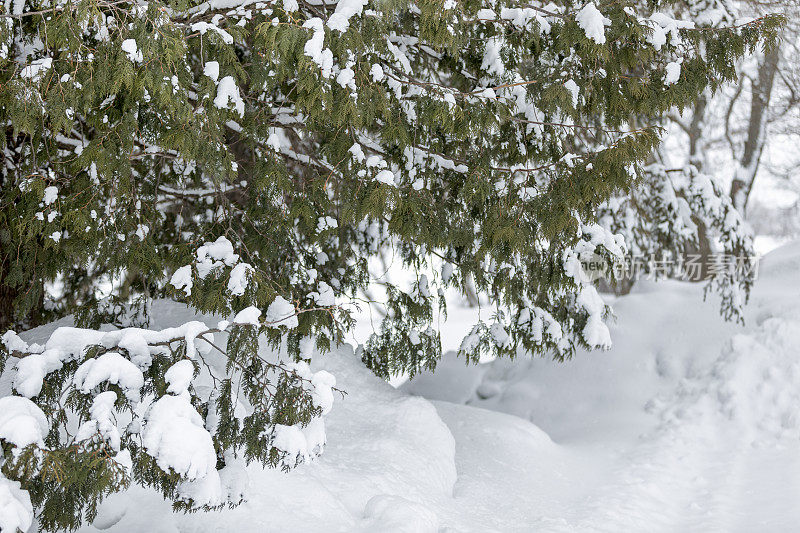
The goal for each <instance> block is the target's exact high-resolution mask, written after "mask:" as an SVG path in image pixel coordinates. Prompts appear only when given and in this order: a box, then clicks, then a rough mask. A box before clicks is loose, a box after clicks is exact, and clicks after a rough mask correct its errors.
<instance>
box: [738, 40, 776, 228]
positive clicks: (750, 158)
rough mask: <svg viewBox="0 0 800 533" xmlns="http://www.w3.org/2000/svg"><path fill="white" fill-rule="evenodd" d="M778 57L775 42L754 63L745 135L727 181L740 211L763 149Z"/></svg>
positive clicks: (744, 204)
mask: <svg viewBox="0 0 800 533" xmlns="http://www.w3.org/2000/svg"><path fill="white" fill-rule="evenodd" d="M779 60H780V45H778V46H775V47H774V48H772V49H771V50H769V51H767V53H766V54H765V55H764V61H762V62H761V64H760V65H759V66H758V79H757V80H756V82H755V85H754V86H753V97H752V100H751V102H750V120H749V122H748V126H747V139H746V140H745V143H744V150H743V152H742V158H741V160H740V161H739V167H738V168H737V169H736V174H735V176H734V178H733V183H732V184H731V200H732V201H733V205H734V206H736V209H738V210H739V211H740V212H741V213H744V212H745V209H746V208H747V200H748V198H749V197H750V192H751V191H752V190H753V182H754V181H755V177H756V172H757V171H758V164H759V162H760V161H761V154H762V152H763V151H764V141H765V133H766V126H767V111H768V107H769V101H770V98H771V97H772V86H773V82H774V80H775V74H776V72H777V71H778V62H779Z"/></svg>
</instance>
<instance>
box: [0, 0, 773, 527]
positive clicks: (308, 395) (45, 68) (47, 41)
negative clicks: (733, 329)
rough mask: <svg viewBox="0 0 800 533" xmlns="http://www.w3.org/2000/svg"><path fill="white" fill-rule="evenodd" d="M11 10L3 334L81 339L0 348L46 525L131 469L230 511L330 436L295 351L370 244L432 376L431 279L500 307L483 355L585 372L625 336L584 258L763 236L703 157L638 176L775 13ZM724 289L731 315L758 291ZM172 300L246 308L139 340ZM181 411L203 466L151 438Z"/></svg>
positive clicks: (347, 7)
mask: <svg viewBox="0 0 800 533" xmlns="http://www.w3.org/2000/svg"><path fill="white" fill-rule="evenodd" d="M5 9H6V11H5V12H4V13H2V14H0V117H1V118H2V121H3V123H4V124H5V128H6V130H5V133H6V135H5V144H4V147H3V155H2V157H3V165H2V168H0V206H1V207H2V208H1V209H0V292H2V294H0V297H1V298H0V299H4V301H5V302H10V303H8V304H5V305H0V307H2V309H0V321H3V323H0V327H3V328H4V329H5V328H8V327H11V328H15V329H17V330H19V329H24V328H27V327H30V326H32V325H35V324H37V323H40V322H42V321H45V320H49V319H52V318H56V317H60V316H64V315H67V314H70V313H74V314H75V316H76V320H77V325H78V326H80V327H81V328H84V329H59V330H56V332H55V333H54V334H53V336H52V337H51V338H50V340H49V341H48V342H47V343H46V345H45V346H39V345H34V344H32V345H28V344H27V343H25V342H23V341H22V340H21V339H20V338H19V337H17V336H16V334H14V333H13V332H9V333H6V335H4V337H3V341H4V346H5V349H6V354H5V356H4V358H3V362H4V364H5V363H6V362H7V363H8V364H9V365H12V367H13V368H11V371H13V372H14V373H15V374H14V391H15V392H16V393H17V394H18V395H19V396H23V397H25V398H30V399H31V400H32V401H31V400H25V401H26V402H28V403H24V404H15V405H16V407H15V409H21V410H22V411H20V412H24V413H25V415H24V417H23V418H24V420H26V421H27V422H26V423H30V424H33V426H35V427H39V429H41V430H42V434H41V438H38V439H36V438H34V439H32V440H31V441H30V442H20V441H19V440H15V439H13V438H11V437H8V436H4V434H3V433H2V428H0V439H1V440H2V446H3V452H4V462H3V463H2V474H3V475H4V476H5V478H6V479H5V482H8V483H16V482H19V483H20V485H19V486H20V487H21V488H22V489H23V492H24V493H25V494H29V501H27V502H25V501H23V500H24V498H25V497H22V496H20V498H22V499H21V500H20V501H19V505H21V506H22V507H23V508H33V509H36V513H37V518H38V520H39V525H40V527H42V528H43V529H48V530H55V529H59V528H66V529H73V528H76V527H77V526H78V525H80V524H81V523H82V522H84V521H86V520H91V519H92V517H93V515H94V513H95V511H96V508H97V503H98V502H99V501H100V500H101V499H102V498H103V496H105V495H106V494H108V493H110V492H113V491H117V490H121V488H122V487H124V486H126V485H127V484H128V483H130V482H135V483H141V484H144V485H149V486H153V487H156V488H157V489H159V490H161V491H162V493H163V494H164V495H165V496H166V497H168V498H171V499H173V500H174V501H175V505H176V508H177V509H183V510H196V509H210V508H214V507H218V506H220V505H225V504H236V503H239V502H240V501H241V499H242V495H241V493H240V492H239V491H238V490H236V489H235V487H236V484H235V483H233V482H232V480H235V479H236V475H232V474H230V473H231V471H232V470H234V469H237V468H239V469H240V468H241V462H242V461H259V462H261V463H265V464H268V465H271V466H284V467H287V468H289V467H292V466H294V465H295V464H297V463H298V462H301V461H303V460H305V459H307V458H308V457H311V456H313V455H314V454H316V453H319V452H320V451H321V448H322V446H323V444H324V431H323V430H322V429H321V428H320V424H321V417H322V415H324V413H325V412H326V411H327V410H328V409H330V403H331V401H332V395H331V390H332V387H333V384H334V382H333V380H332V377H331V376H330V375H326V374H327V373H316V374H315V373H313V372H311V370H310V369H309V367H308V365H307V363H306V362H305V361H306V360H307V359H308V357H309V356H310V353H311V351H313V350H314V349H318V350H321V351H324V350H326V349H328V348H329V347H330V346H331V345H332V344H334V343H337V342H339V341H341V340H342V335H343V334H344V332H346V331H347V330H348V329H349V328H350V327H351V326H352V318H351V317H350V311H351V310H352V306H350V307H348V305H347V304H349V303H351V302H357V301H358V295H359V294H360V291H363V290H365V289H366V288H367V286H368V284H369V282H370V278H369V272H368V269H367V265H368V259H369V258H370V257H374V256H375V254H376V253H377V250H379V249H381V248H385V247H393V248H394V249H395V250H396V251H397V253H398V254H399V256H400V257H401V258H402V260H403V262H404V263H405V264H406V265H407V266H408V267H410V268H412V269H414V270H415V271H416V272H418V279H417V282H416V283H415V284H414V286H413V287H410V288H409V287H399V286H389V287H388V289H387V293H388V296H389V298H388V302H387V303H386V305H387V311H388V313H387V316H386V319H385V320H384V321H383V323H382V324H381V325H380V330H379V332H377V333H376V334H375V335H374V336H373V337H372V338H371V339H370V341H369V342H368V343H367V344H366V346H364V347H363V349H362V350H361V351H360V353H361V356H362V359H363V361H364V362H365V363H366V364H367V365H368V366H369V367H370V368H371V369H373V370H374V371H375V372H376V373H377V374H378V375H380V376H383V377H388V376H390V375H392V374H396V373H400V372H406V373H408V374H410V375H414V374H415V373H417V372H419V371H421V370H422V369H426V368H427V369H431V368H433V367H434V366H435V364H436V361H437V360H438V359H439V357H440V352H441V349H440V343H439V336H438V333H437V332H436V331H435V330H434V329H433V315H434V309H435V307H436V306H440V307H444V305H445V304H444V301H443V298H442V294H443V293H442V291H443V290H444V289H445V288H448V287H456V288H458V289H460V290H466V287H467V284H468V283H474V284H475V286H476V287H477V289H478V291H479V292H481V293H485V294H488V295H489V296H490V297H491V299H492V300H493V301H494V302H496V305H497V307H496V310H495V312H494V314H493V315H492V316H491V319H490V321H489V322H487V323H485V322H480V323H478V324H476V325H475V326H474V327H473V328H472V330H471V331H470V332H469V333H468V335H467V336H466V337H465V339H464V342H463V343H462V346H461V352H462V355H463V356H464V357H465V358H466V359H467V360H473V361H474V360H477V359H478V358H479V356H480V354H481V353H482V352H486V351H491V352H493V353H495V354H497V355H501V356H513V355H514V354H515V353H516V351H517V349H518V348H519V347H524V348H525V349H526V350H528V351H529V352H532V353H535V354H545V353H549V354H553V355H554V356H555V357H558V358H568V357H570V356H571V355H572V354H573V352H574V350H575V349H576V348H577V347H580V346H582V347H588V348H597V347H606V346H608V345H609V343H610V338H609V334H608V329H607V327H606V326H605V324H604V319H605V317H606V314H607V309H606V306H605V305H604V303H603V301H602V299H601V297H600V296H599V294H598V292H597V290H596V289H595V287H594V285H593V282H594V281H595V280H592V279H588V278H587V276H586V275H585V274H586V273H585V272H584V270H583V266H582V261H584V260H585V258H586V257H587V256H592V257H595V258H597V257H599V258H601V261H602V262H604V263H605V264H606V266H607V267H608V271H609V272H613V266H614V265H615V264H617V263H618V262H619V261H621V260H623V258H624V256H625V254H626V250H627V248H626V241H627V244H628V245H629V246H631V245H633V246H639V247H640V249H642V250H644V249H648V250H655V251H656V252H657V253H662V252H663V251H664V250H669V251H670V253H678V252H680V250H682V249H683V248H682V247H684V246H685V244H686V243H687V242H691V240H692V238H693V236H692V235H691V232H683V233H680V232H678V234H679V238H678V237H676V230H675V228H674V227H673V226H669V224H667V225H665V224H662V222H663V221H664V220H668V221H674V220H675V219H676V217H677V215H676V213H678V212H679V214H680V217H682V218H681V220H683V221H684V222H685V220H688V219H691V218H692V217H693V216H695V217H702V218H703V219H704V220H707V221H709V223H708V225H709V226H711V227H714V228H716V230H717V232H718V233H719V234H721V235H723V236H724V239H727V241H726V242H730V243H732V244H731V245H730V249H731V250H736V251H742V250H747V249H748V247H749V246H750V245H749V244H748V242H747V240H746V236H742V235H743V231H744V230H743V228H742V226H741V224H740V223H737V222H731V219H730V217H729V215H730V211H729V210H728V208H727V205H728V204H729V202H728V204H724V205H723V204H720V203H719V201H716V200H717V199H719V197H720V196H725V195H720V193H719V191H717V190H715V189H714V185H713V183H711V182H707V181H703V180H700V179H699V178H698V179H695V178H696V176H697V174H696V173H692V171H691V169H686V170H685V174H686V177H687V183H686V186H685V188H684V189H681V190H680V191H678V192H677V193H676V197H679V198H680V200H676V201H675V202H673V204H670V205H668V204H669V198H668V196H669V194H672V192H670V193H669V194H666V193H665V194H661V195H660V196H659V195H657V194H654V193H653V191H658V190H664V188H665V185H664V184H665V181H664V176H665V173H664V172H663V169H661V170H659V169H655V168H654V167H652V165H650V166H648V165H649V164H650V163H652V161H651V159H650V157H651V154H652V153H653V151H654V149H655V148H656V147H657V146H658V144H659V141H660V135H661V129H660V127H659V125H660V123H661V118H662V116H663V115H664V114H665V113H666V112H668V111H670V110H672V109H675V108H678V109H681V108H683V107H685V106H687V105H689V104H691V103H692V102H693V101H694V100H695V99H696V98H697V97H698V95H700V94H701V93H702V92H703V91H704V90H711V91H713V90H715V89H716V88H718V87H719V86H720V85H721V84H722V83H724V82H725V81H727V80H730V79H732V78H733V77H734V76H735V74H736V70H735V62H736V60H737V59H738V58H740V57H742V56H743V55H745V54H748V53H752V52H753V51H754V50H755V49H756V48H757V47H764V46H767V47H768V46H773V45H774V44H775V42H776V39H777V38H778V31H779V28H780V24H781V22H782V19H781V17H780V16H767V17H763V18H760V19H757V20H753V21H750V22H746V23H733V22H732V23H731V24H729V25H727V26H720V25H711V24H702V23H700V24H697V25H695V24H694V23H688V22H685V21H682V20H680V18H678V19H675V18H672V17H680V16H681V15H682V14H683V15H685V14H686V12H687V11H686V6H684V5H683V4H681V3H677V2H675V3H673V2H658V1H656V2H646V3H645V2H641V3H632V2H631V1H623V2H609V3H603V4H600V5H599V6H595V4H593V3H591V2H590V3H589V4H586V5H581V4H573V3H572V2H570V1H569V0H561V1H559V2H555V3H549V4H548V5H547V6H545V5H541V6H539V5H538V4H536V5H534V4H518V3H516V2H514V1H513V0H501V1H499V2H484V1H477V0H465V1H462V2H457V1H455V0H418V1H415V2H409V1H407V0H380V1H377V0H375V1H372V2H367V1H365V0H340V1H339V2H338V3H332V4H326V3H325V2H322V3H317V2H306V1H304V0H303V1H298V0H282V1H281V2H244V1H233V2H222V1H217V0H212V1H206V2H199V1H196V0H174V1H150V2H146V3H145V2H142V3H133V2H128V1H120V0H78V1H72V0H67V1H65V2H64V1H62V2H59V3H57V4H54V3H52V2H50V1H47V0H41V1H37V0H34V1H31V0H28V1H27V2H26V1H24V0H12V1H11V2H7V3H6V8H5ZM598 9H599V10H598ZM690 12H691V11H690ZM701 22H702V21H701ZM703 179H704V180H705V178H703ZM720 201H722V200H720ZM626 202H631V203H633V204H635V205H636V206H638V207H636V208H633V209H628V208H627V207H626V206H629V204H626ZM645 206H648V207H645ZM687 209H688V211H687ZM676 210H677V211H676ZM730 216H733V215H730ZM631 217H632V218H631ZM687 217H688V218H687ZM620 234H622V235H620ZM623 235H624V236H625V237H627V239H623ZM631 236H633V238H631ZM724 239H723V240H724ZM670 243H672V244H670ZM674 243H678V244H674ZM434 266H435V267H436V273H435V275H433V274H431V277H430V278H429V277H428V275H427V274H425V272H427V273H428V274H430V272H431V269H432V268H433V267H434ZM611 281H613V279H612V280H611ZM712 283H714V284H715V286H716V287H718V288H720V289H721V290H722V292H723V295H724V299H723V311H724V313H726V314H728V315H731V316H735V315H736V313H737V312H738V308H739V306H740V305H741V304H742V303H743V302H744V301H745V300H746V291H747V289H748V288H749V283H750V280H749V279H748V278H745V279H743V280H739V279H736V278H734V277H732V275H731V274H730V273H727V272H725V273H721V274H720V275H719V276H717V277H716V278H715V279H714V280H712ZM740 289H741V290H740ZM742 291H744V292H742ZM158 298H174V299H178V300H180V301H184V302H186V303H188V304H189V305H190V306H191V307H192V308H194V309H196V310H197V311H199V312H201V313H207V314H217V315H220V316H232V315H235V316H236V318H233V319H232V321H231V322H224V323H220V324H218V325H217V326H216V327H209V326H206V325H205V324H204V323H199V322H188V323H186V324H184V325H182V326H180V327H178V328H173V329H170V330H160V331H153V330H148V329H146V328H147V327H148V326H149V324H148V319H147V317H148V308H149V306H150V305H151V303H152V302H153V301H155V300H156V299H158ZM0 304H2V302H0ZM262 311H264V312H263V313H262ZM103 324H112V325H114V326H116V327H118V328H120V329H117V330H116V331H114V332H111V333H100V332H99V331H98V328H99V327H100V326H101V325H103ZM215 334H216V336H217V337H216V340H215V338H214V335H215ZM219 339H223V340H225V341H226V343H225V344H223V343H219ZM259 342H264V343H268V344H270V345H271V346H272V347H274V348H276V349H277V348H281V347H282V349H281V350H279V352H280V353H281V356H280V357H278V358H270V357H267V356H265V355H264V353H265V352H264V350H259ZM101 361H102V363H101ZM106 363H108V368H110V369H111V370H108V371H107V372H105V371H101V370H100V368H101V367H102V368H106V367H105V366H103V365H105V364H106ZM187 364H188V365H190V367H191V368H189V367H187V366H186V365H187ZM92 369H94V371H95V372H96V375H95V376H96V379H93V380H91V379H89V377H88V376H90V375H94V374H91V372H92V371H93V370H92ZM187 371H188V377H187ZM115 372H116V373H115ZM180 383H182V384H180ZM109 393H110V395H109ZM19 396H14V397H12V398H16V399H20V400H21V398H19ZM236 398H238V399H236ZM237 402H238V403H237ZM240 404H241V405H240ZM14 412H16V411H14ZM42 413H43V416H44V417H45V418H46V422H47V424H46V427H42V425H41V423H40V422H41V417H40V416H39V414H42ZM20 416H22V415H20ZM159 417H166V419H165V420H166V422H165V421H164V420H162V419H160V418H159ZM170 417H173V418H175V419H176V420H178V419H179V420H180V424H183V425H185V426H186V427H187V428H188V429H190V430H191V431H195V429H196V430H197V431H198V432H199V433H198V435H199V436H198V440H197V441H196V442H195V444H197V446H199V447H200V448H198V450H199V451H198V450H194V451H193V453H194V452H196V453H197V454H199V455H196V456H195V455H192V458H193V459H192V460H191V461H190V462H189V464H181V462H180V461H178V460H177V459H175V458H170V457H167V456H168V455H170V453H168V452H170V450H166V451H165V450H162V449H161V448H159V446H160V444H159V443H160V442H163V441H164V439H166V440H168V437H169V435H168V434H169V431H167V430H164V431H165V433H164V435H161V440H160V441H159V440H158V439H156V438H155V437H153V441H150V439H149V437H148V435H150V436H152V435H154V434H155V432H156V429H155V428H157V427H160V425H159V424H162V425H165V426H167V427H168V426H170V425H171V424H172V423H171V422H170V421H171V420H172V418H170ZM37 421H38V422H37ZM37 424H38V426H37ZM181 427H183V426H181ZM192 428H195V429H192ZM159 435H160V434H159ZM205 435H207V436H208V440H207V442H206V441H205V440H204V439H206V437H205ZM298 439H299V441H298ZM297 442H302V443H303V444H302V445H298V444H297ZM198 443H200V444H198ZM202 443H206V444H208V446H205V447H203V446H201V444H202ZM209 446H210V448H209ZM209 449H211V450H212V458H213V461H211V462H209V459H208V457H209V456H208V454H207V453H206V452H208V450H209ZM159 450H161V451H159ZM162 452H163V453H162ZM211 463H214V464H211ZM53 479H55V480H57V483H53V482H52V481H53ZM0 481H3V480H2V479H0ZM25 491H26V492H25ZM15 494H16V493H15ZM20 494H21V493H20ZM23 526H24V524H22V523H21V524H20V526H19V527H20V528H22V527H23Z"/></svg>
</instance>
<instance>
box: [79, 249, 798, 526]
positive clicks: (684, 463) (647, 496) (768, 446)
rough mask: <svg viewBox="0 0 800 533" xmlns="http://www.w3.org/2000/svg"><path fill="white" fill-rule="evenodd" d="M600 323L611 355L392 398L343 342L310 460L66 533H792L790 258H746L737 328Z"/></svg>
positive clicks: (513, 366)
mask: <svg viewBox="0 0 800 533" xmlns="http://www.w3.org/2000/svg"><path fill="white" fill-rule="evenodd" d="M614 309H615V313H616V315H617V317H618V320H617V323H616V324H615V325H614V327H613V328H612V334H613V338H614V342H615V344H614V348H613V349H612V350H610V351H607V352H592V353H580V354H579V355H578V356H577V357H576V358H575V359H573V360H572V361H569V362H566V363H562V364H560V363H554V362H551V361H547V360H542V359H537V360H530V359H527V358H525V357H524V356H521V357H519V358H517V359H516V360H515V361H506V360H498V361H494V362H490V363H486V364H482V365H480V366H472V367H466V366H464V364H463V362H461V361H460V360H456V359H455V358H453V357H447V358H446V359H445V361H443V362H442V364H441V365H440V367H439V369H438V370H437V372H436V373H435V374H434V375H428V376H422V377H420V378H418V379H415V380H413V381H411V382H409V383H406V384H403V385H402V386H401V387H400V388H398V389H395V388H393V387H391V386H390V385H388V384H386V383H384V382H382V381H381V380H379V379H377V378H375V377H374V376H373V375H371V374H370V372H369V371H367V370H366V369H364V368H363V366H362V365H361V364H360V362H359V361H358V360H357V358H356V357H355V356H354V354H353V351H352V349H351V348H349V347H347V346H346V347H343V348H341V349H339V350H337V351H336V352H335V353H332V354H329V355H326V356H322V357H319V358H318V360H317V361H316V362H315V365H316V367H317V368H324V369H327V370H329V371H330V372H332V373H333V374H334V375H335V376H336V378H337V386H338V387H340V388H343V389H344V390H346V391H347V395H346V396H345V397H344V398H337V401H336V403H335V405H334V408H333V411H332V412H331V413H330V414H329V415H328V416H327V418H326V426H327V433H328V444H327V447H326V450H325V453H324V455H323V456H322V457H320V458H319V459H318V460H316V461H315V462H314V463H313V464H310V465H305V466H301V467H299V468H298V469H296V470H294V471H292V472H290V473H283V472H280V471H276V470H263V469H261V468H257V467H255V466H251V467H250V468H249V477H250V486H249V501H248V502H247V503H245V504H243V505H241V506H240V507H238V508H235V509H231V510H225V511H222V512H218V513H212V514H202V513H196V514H190V515H184V514H173V513H172V512H171V510H170V506H169V504H168V503H166V502H164V501H163V500H162V499H161V497H160V496H158V495H156V494H155V493H153V492H152V491H148V490H145V489H141V488H134V489H131V490H130V491H129V492H127V493H125V494H118V495H115V496H112V497H110V498H109V499H108V500H107V502H106V503H104V504H103V506H102V508H101V511H100V514H99V516H98V518H97V520H95V522H94V524H93V525H90V526H86V527H84V528H83V530H82V531H84V532H96V531H125V532H133V531H153V532H172V531H181V532H190V531H191V532H194V531H197V532H201V531H202V532H212V531H213V532H217V531H253V532H255V531H259V532H265V531H268V532H273V531H274V532H284V531H287V532H289V531H291V532H315V531H319V532H322V531H325V532H328V531H376V532H377V531H380V532H400V531H408V532H428V531H431V532H435V531H453V532H455V531H467V532H469V531H481V532H483V531H503V532H505V531H553V532H572V531H609V532H619V531H626V532H627V531H642V532H645V531H646V532H656V531H676V532H677V531H680V532H684V531H698V532H700V531H702V532H707V531H742V532H752V531H770V532H776V531H796V530H798V528H800V505H798V502H800V244H790V245H787V246H784V247H782V248H780V249H778V250H777V251H775V252H773V253H771V254H770V255H769V256H768V257H767V258H765V260H764V261H763V263H762V266H761V273H760V279H759V281H758V283H757V285H756V287H755V290H754V293H753V296H752V300H751V305H750V307H749V310H748V316H747V323H746V326H745V327H740V326H736V325H734V324H726V323H724V322H723V321H722V320H721V319H720V318H719V317H718V315H717V306H716V303H715V302H713V301H709V302H705V303H704V302H703V301H702V287H700V286H696V285H688V284H683V283H677V282H666V283H659V284H653V283H648V282H643V283H641V284H640V285H639V286H638V287H637V290H636V291H635V292H634V293H633V294H631V295H629V296H626V297H623V298H620V299H618V300H617V301H616V302H615V303H614ZM470 314H471V311H460V312H458V311H455V312H451V320H450V322H448V324H447V326H446V327H447V328H448V330H450V331H456V330H458V329H463V328H466V327H468V326H469V325H471V322H470V321H469V320H468V318H467V317H468V316H469V315H470ZM165 322H168V320H165ZM165 325H169V324H165ZM452 336H453V338H456V337H457V335H455V334H453V335H452ZM445 338H448V337H447V335H446V336H445ZM446 342H447V341H446Z"/></svg>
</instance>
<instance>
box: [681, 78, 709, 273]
mask: <svg viewBox="0 0 800 533" xmlns="http://www.w3.org/2000/svg"><path fill="white" fill-rule="evenodd" d="M707 105H708V100H707V96H706V94H705V93H703V94H702V95H701V96H700V98H699V99H698V100H697V102H695V104H694V112H693V113H692V121H691V123H690V124H689V129H688V131H687V133H688V135H689V162H690V163H691V164H692V165H694V166H695V167H696V168H697V170H700V171H702V170H703V166H704V163H705V157H704V156H705V154H704V147H703V146H702V144H701V142H700V141H701V139H702V138H703V127H704V125H705V118H706V107H707ZM692 221H693V222H694V223H695V225H696V226H697V244H695V245H694V246H690V247H689V248H688V249H687V250H686V255H687V257H686V258H685V259H687V260H688V257H689V256H692V255H695V256H697V255H699V256H700V269H699V272H698V278H697V279H692V280H689V281H702V280H705V279H708V277H709V268H710V266H711V254H712V253H713V251H714V250H713V248H712V246H711V241H710V240H709V238H708V228H706V225H705V224H704V223H703V221H702V220H700V219H699V218H697V217H693V218H692Z"/></svg>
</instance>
